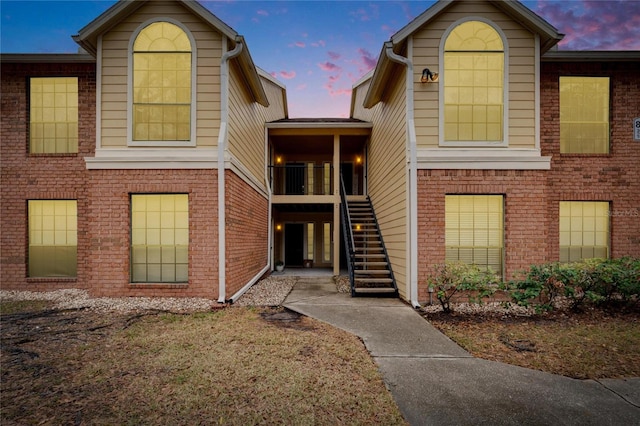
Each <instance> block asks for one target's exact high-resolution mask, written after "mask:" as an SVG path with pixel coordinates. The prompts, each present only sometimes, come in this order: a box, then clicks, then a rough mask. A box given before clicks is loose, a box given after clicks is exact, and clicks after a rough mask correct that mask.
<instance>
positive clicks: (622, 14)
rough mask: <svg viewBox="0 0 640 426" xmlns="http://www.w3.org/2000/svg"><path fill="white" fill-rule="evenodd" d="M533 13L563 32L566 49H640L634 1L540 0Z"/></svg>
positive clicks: (639, 23) (638, 18)
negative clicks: (564, 0) (548, 0)
mask: <svg viewBox="0 0 640 426" xmlns="http://www.w3.org/2000/svg"><path fill="white" fill-rule="evenodd" d="M536 13H538V14H539V15H540V16H542V17H543V18H544V19H546V20H547V21H548V22H549V23H551V24H552V25H553V26H554V27H556V28H557V29H558V31H559V32H561V33H564V34H565V37H564V39H563V40H562V41H561V42H560V43H559V46H560V48H563V49H567V50H640V31H638V28H640V13H638V2H636V1H621V0H611V1H601V0H594V1H591V0H580V1H572V2H563V3H550V2H547V1H542V0H539V1H538V4H537V7H536Z"/></svg>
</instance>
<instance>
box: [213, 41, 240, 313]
mask: <svg viewBox="0 0 640 426" xmlns="http://www.w3.org/2000/svg"><path fill="white" fill-rule="evenodd" d="M235 41H236V47H235V48H234V49H233V50H231V51H229V52H226V53H225V54H223V55H222V58H221V59H220V131H219V133H218V303H225V301H226V300H225V296H226V278H227V271H226V259H227V250H226V206H225V176H224V172H225V153H226V151H227V138H228V129H227V125H228V122H229V60H230V59H232V58H235V57H236V56H238V55H239V54H240V53H241V52H242V49H243V46H244V45H243V44H242V41H239V40H235ZM222 49H223V50H227V38H226V37H224V38H223V39H222Z"/></svg>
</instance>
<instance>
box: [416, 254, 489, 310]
mask: <svg viewBox="0 0 640 426" xmlns="http://www.w3.org/2000/svg"><path fill="white" fill-rule="evenodd" d="M498 282H499V278H498V276H497V275H496V274H495V273H494V272H493V271H491V270H490V269H489V270H483V269H481V268H480V267H479V266H477V265H469V264H466V263H464V262H460V261H457V262H446V263H444V264H439V265H435V266H434V267H433V272H432V274H431V275H430V276H429V278H427V283H428V284H429V287H433V289H434V291H435V293H436V297H437V298H438V301H439V302H440V305H442V310H443V311H444V312H447V313H448V312H451V311H452V308H451V298H452V297H453V295H455V294H456V293H457V292H459V291H466V292H468V293H467V296H468V298H469V302H470V303H482V299H484V298H486V297H490V296H492V295H493V293H495V291H496V289H497V283H498Z"/></svg>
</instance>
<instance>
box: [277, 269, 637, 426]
mask: <svg viewBox="0 0 640 426" xmlns="http://www.w3.org/2000/svg"><path fill="white" fill-rule="evenodd" d="M284 306H285V307H287V308H288V309H291V310H293V311H296V312H299V313H301V314H303V315H306V316H309V317H312V318H315V319H318V320H320V321H324V322H326V323H329V324H331V325H333V326H336V327H339V328H341V329H343V330H346V331H348V332H350V333H353V334H355V335H357V336H359V337H360V338H362V340H363V341H364V344H365V345H366V347H367V349H368V350H369V352H370V353H371V356H372V357H373V358H374V360H375V361H376V363H377V364H378V366H379V367H380V371H381V373H382V375H383V378H384V381H385V383H386V384H387V386H388V387H389V389H390V390H391V393H392V395H393V397H394V399H395V401H396V403H397V404H398V407H399V408H400V411H401V412H402V414H403V415H404V417H405V419H407V421H408V422H409V423H410V424H411V425H480V424H487V425H516V424H517V425H616V426H619V425H640V378H637V379H627V380H599V381H594V380H575V379H570V378H567V377H563V376H557V375H553V374H548V373H543V372H540V371H535V370H529V369H526V368H521V367H516V366H512V365H507V364H502V363H499V362H492V361H486V360H482V359H478V358H474V357H472V356H471V355H470V354H469V353H468V352H466V351H465V350H463V349H462V348H460V347H459V346H458V345H457V344H455V343H454V342H452V341H451V340H450V339H449V338H447V337H446V336H445V335H443V334H442V333H440V332H439V331H437V330H436V329H435V328H434V327H433V326H431V324H429V322H427V321H426V320H425V319H424V318H422V317H421V316H420V315H419V314H418V313H417V312H416V311H415V310H414V309H413V308H411V307H410V306H408V305H406V304H405V303H403V302H402V301H400V300H398V299H380V298H352V297H350V296H349V295H348V294H342V293H338V292H337V291H336V288H335V285H334V284H333V282H332V280H331V279H330V278H327V277H315V278H314V277H302V278H301V279H300V280H299V281H298V282H297V283H296V285H295V287H294V288H293V291H292V292H291V293H290V294H289V296H288V297H287V299H286V300H285V303H284Z"/></svg>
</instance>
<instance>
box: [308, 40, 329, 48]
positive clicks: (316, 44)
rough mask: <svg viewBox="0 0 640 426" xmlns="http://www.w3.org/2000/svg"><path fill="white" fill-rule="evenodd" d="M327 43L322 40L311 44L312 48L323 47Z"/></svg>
mask: <svg viewBox="0 0 640 426" xmlns="http://www.w3.org/2000/svg"><path fill="white" fill-rule="evenodd" d="M326 45H327V43H326V42H325V41H324V40H318V41H316V42H315V43H311V46H313V47H325V46H326Z"/></svg>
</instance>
